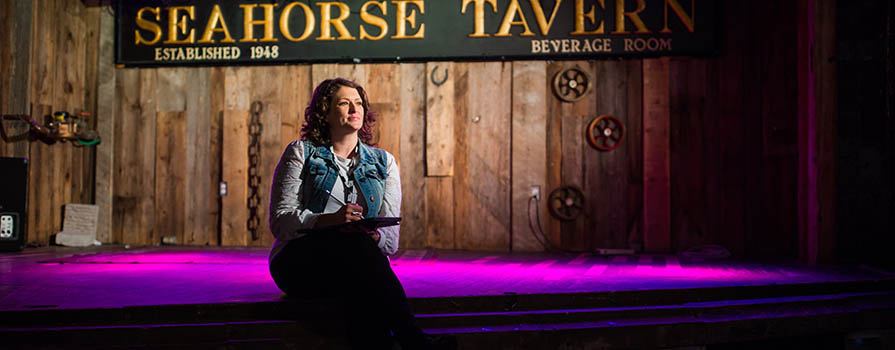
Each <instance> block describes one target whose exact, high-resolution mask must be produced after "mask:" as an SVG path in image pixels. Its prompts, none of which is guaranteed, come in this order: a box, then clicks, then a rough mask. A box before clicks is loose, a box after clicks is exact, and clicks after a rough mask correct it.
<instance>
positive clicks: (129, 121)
mask: <svg viewBox="0 0 895 350" xmlns="http://www.w3.org/2000/svg"><path fill="white" fill-rule="evenodd" d="M156 86H157V79H156V70H154V69H120V70H118V71H117V77H116V79H115V90H116V91H118V94H119V99H118V113H117V116H118V118H117V119H116V123H115V139H116V140H121V142H116V153H115V158H114V169H115V174H114V179H113V181H114V182H115V186H114V192H113V193H114V197H113V202H112V204H113V207H112V208H113V219H112V228H113V234H112V237H113V241H115V242H121V243H124V244H149V243H150V239H151V237H153V236H154V233H153V231H154V228H155V172H154V171H153V170H154V169H155V146H156V145H155V143H156V123H157V121H156V111H157V110H158V108H157V104H156V93H157V92H156Z"/></svg>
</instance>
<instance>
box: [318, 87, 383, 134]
mask: <svg viewBox="0 0 895 350" xmlns="http://www.w3.org/2000/svg"><path fill="white" fill-rule="evenodd" d="M343 86H346V87H350V88H354V89H357V93H358V94H359V95H360V98H361V101H362V102H363V106H364V126H363V127H361V129H360V130H359V131H358V132H357V136H358V138H359V139H360V141H361V142H363V143H365V144H367V145H371V146H373V144H372V142H373V123H374V122H376V115H375V114H374V113H373V112H372V111H371V110H370V100H369V98H368V97H367V92H366V91H365V90H364V88H363V86H361V85H360V84H358V83H355V82H353V81H351V80H347V79H342V78H335V79H327V80H324V81H323V82H322V83H320V85H317V87H316V88H315V89H314V96H312V97H311V102H309V103H308V107H307V108H305V123H304V125H302V127H301V139H302V140H309V141H311V143H313V144H314V145H315V146H324V145H329V144H332V136H331V135H330V133H329V122H328V121H327V118H326V117H327V114H329V109H330V105H331V104H332V99H333V96H335V94H336V92H337V91H339V89H341V88H342V87H343Z"/></svg>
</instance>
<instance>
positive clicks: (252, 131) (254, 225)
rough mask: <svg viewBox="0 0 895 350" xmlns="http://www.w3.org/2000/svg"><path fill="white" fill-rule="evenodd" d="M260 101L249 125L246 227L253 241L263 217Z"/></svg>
mask: <svg viewBox="0 0 895 350" xmlns="http://www.w3.org/2000/svg"><path fill="white" fill-rule="evenodd" d="M262 109H263V105H262V104H261V102H260V101H254V102H252V110H251V113H252V119H251V122H250V123H249V198H248V202H247V204H248V207H249V220H248V222H247V223H246V227H247V228H248V230H249V232H251V233H252V240H257V239H258V237H259V235H260V234H259V231H260V228H261V216H260V214H259V213H258V205H260V204H261V195H260V194H259V192H258V187H259V186H261V175H259V174H258V163H260V161H261V110H262Z"/></svg>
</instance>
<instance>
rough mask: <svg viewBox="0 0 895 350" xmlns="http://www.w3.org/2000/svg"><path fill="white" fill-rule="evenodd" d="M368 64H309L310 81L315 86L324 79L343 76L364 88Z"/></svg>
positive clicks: (365, 86)
mask: <svg viewBox="0 0 895 350" xmlns="http://www.w3.org/2000/svg"><path fill="white" fill-rule="evenodd" d="M368 66H369V65H366V64H315V65H312V66H311V77H312V79H311V83H312V84H313V85H314V86H313V88H316V87H317V85H319V84H320V83H321V82H323V81H324V80H326V79H334V78H343V79H348V80H351V81H353V82H355V83H358V84H360V85H361V86H363V87H364V88H365V89H366V88H367V67H368ZM313 88H312V89H313ZM311 92H313V90H311Z"/></svg>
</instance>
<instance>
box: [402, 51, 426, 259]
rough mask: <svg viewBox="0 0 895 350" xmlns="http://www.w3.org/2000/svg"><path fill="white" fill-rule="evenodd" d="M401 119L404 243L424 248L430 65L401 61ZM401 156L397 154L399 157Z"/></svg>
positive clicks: (403, 245) (408, 246) (408, 245)
mask: <svg viewBox="0 0 895 350" xmlns="http://www.w3.org/2000/svg"><path fill="white" fill-rule="evenodd" d="M398 67H399V69H400V76H401V80H400V84H401V89H400V99H401V100H400V112H399V114H400V118H401V119H400V122H401V135H400V138H401V139H400V142H401V152H400V154H401V156H400V159H398V165H400V172H401V193H402V201H401V218H402V222H401V242H400V246H401V247H404V248H423V247H425V246H426V244H427V243H428V239H427V235H426V213H427V211H426V179H425V176H426V167H425V165H426V162H425V160H424V159H423V156H424V155H425V147H424V146H425V145H424V143H423V135H425V127H426V114H425V113H426V109H425V105H426V90H425V87H426V82H425V80H424V79H426V66H425V65H424V64H401V65H399V66H398ZM396 157H397V156H396Z"/></svg>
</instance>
